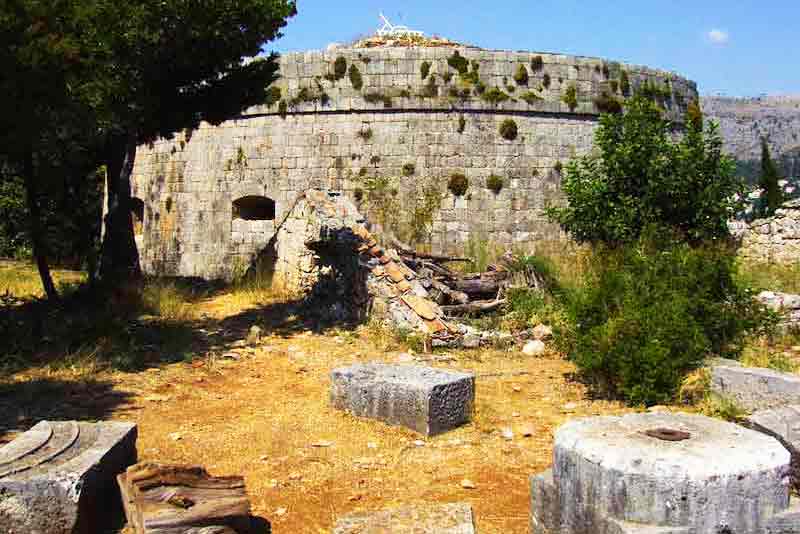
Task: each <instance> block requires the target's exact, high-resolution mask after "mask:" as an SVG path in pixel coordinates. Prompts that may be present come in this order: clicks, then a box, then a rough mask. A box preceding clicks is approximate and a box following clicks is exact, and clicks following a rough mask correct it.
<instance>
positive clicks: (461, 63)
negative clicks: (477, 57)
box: [447, 50, 469, 75]
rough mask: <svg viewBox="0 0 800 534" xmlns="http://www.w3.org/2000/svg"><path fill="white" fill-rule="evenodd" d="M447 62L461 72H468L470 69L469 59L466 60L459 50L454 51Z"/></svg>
mask: <svg viewBox="0 0 800 534" xmlns="http://www.w3.org/2000/svg"><path fill="white" fill-rule="evenodd" d="M447 64H448V65H450V67H451V68H453V69H455V70H457V71H458V73H459V74H462V75H464V74H466V73H467V72H468V71H469V61H467V60H466V58H464V57H463V56H462V55H461V54H459V53H458V50H455V51H453V55H451V56H450V57H449V58H447Z"/></svg>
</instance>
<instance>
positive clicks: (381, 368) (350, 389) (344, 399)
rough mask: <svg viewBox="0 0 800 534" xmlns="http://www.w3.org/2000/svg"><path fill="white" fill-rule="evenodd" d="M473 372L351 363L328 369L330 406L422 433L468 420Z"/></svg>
mask: <svg viewBox="0 0 800 534" xmlns="http://www.w3.org/2000/svg"><path fill="white" fill-rule="evenodd" d="M474 402H475V376H474V375H472V374H468V373H460V372H455V371H443V370H441V369H434V368H432V367H421V366H412V365H387V364H380V363H369V364H357V365H353V366H351V367H342V368H339V369H334V370H333V371H332V372H331V404H332V405H333V407H334V408H337V409H339V410H347V411H348V412H350V413H352V414H354V415H357V416H360V417H369V418H372V419H379V420H381V421H384V422H386V423H389V424H391V425H401V426H405V427H408V428H410V429H412V430H415V431H417V432H419V433H421V434H425V435H426V436H433V435H436V434H440V433H442V432H446V431H448V430H451V429H453V428H456V427H458V426H460V425H462V424H464V423H467V422H469V421H470V420H471V419H472V412H473V406H474Z"/></svg>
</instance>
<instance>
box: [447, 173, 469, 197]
mask: <svg viewBox="0 0 800 534" xmlns="http://www.w3.org/2000/svg"><path fill="white" fill-rule="evenodd" d="M468 188H469V180H468V179H467V177H466V176H465V175H464V174H463V173H460V172H457V173H453V174H452V175H451V176H450V180H449V181H448V182H447V189H449V190H450V192H451V193H453V195H455V196H457V197H463V196H464V194H465V193H466V192H467V189H468Z"/></svg>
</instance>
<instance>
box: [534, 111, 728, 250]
mask: <svg viewBox="0 0 800 534" xmlns="http://www.w3.org/2000/svg"><path fill="white" fill-rule="evenodd" d="M625 107H626V112H625V113H624V114H606V115H602V116H601V118H600V126H599V128H598V130H597V133H596V136H595V145H596V150H595V152H593V153H592V154H590V155H588V156H584V157H581V158H578V159H576V160H573V161H572V162H570V163H569V164H568V165H567V166H566V168H565V169H566V170H565V176H564V179H563V180H562V188H563V191H564V194H565V196H566V200H567V205H566V206H562V207H555V206H550V207H548V208H547V210H546V213H547V215H548V217H549V218H550V219H551V220H553V221H555V222H558V223H559V224H560V225H561V227H562V228H563V229H564V230H566V231H567V232H569V233H570V234H572V236H573V237H574V238H575V239H576V240H578V241H580V242H589V243H605V244H609V245H612V246H615V245H620V244H624V243H628V242H632V241H635V240H636V239H637V238H638V237H639V236H640V235H641V233H642V231H643V230H644V228H646V227H648V226H651V225H656V226H661V227H666V228H669V229H672V230H673V231H675V232H677V233H678V234H680V235H682V236H683V238H684V239H686V240H688V241H691V242H700V241H702V240H705V239H717V238H723V237H726V236H728V235H729V233H728V227H727V221H728V220H729V219H730V217H731V216H732V215H733V214H734V213H735V212H736V211H738V209H740V203H741V200H740V199H741V198H743V195H742V187H741V184H740V183H739V181H738V180H737V179H736V178H735V175H734V165H733V162H732V160H731V159H730V158H728V157H727V156H725V155H724V154H723V153H722V138H721V137H720V135H719V133H718V129H717V126H716V125H715V124H713V123H711V124H704V123H703V120H702V116H698V115H697V113H695V114H693V115H692V116H690V117H689V118H688V120H687V123H686V125H685V131H684V133H683V135H680V136H677V139H676V136H675V135H674V132H673V125H672V124H671V123H670V122H669V121H667V120H666V119H665V118H664V116H663V111H662V109H661V108H660V107H659V106H658V105H657V104H656V103H654V102H652V101H651V100H649V99H648V98H646V97H644V96H635V97H634V98H632V99H630V100H628V101H627V103H626V106H625ZM737 195H738V196H737Z"/></svg>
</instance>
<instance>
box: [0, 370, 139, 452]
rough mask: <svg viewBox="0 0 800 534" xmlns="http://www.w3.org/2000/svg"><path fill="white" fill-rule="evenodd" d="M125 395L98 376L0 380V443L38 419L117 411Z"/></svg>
mask: <svg viewBox="0 0 800 534" xmlns="http://www.w3.org/2000/svg"><path fill="white" fill-rule="evenodd" d="M128 399H129V395H128V394H126V393H124V392H121V391H117V390H115V389H114V384H112V383H111V382H107V381H102V380H83V381H71V380H70V381H65V380H55V379H37V380H28V381H19V382H0V444H3V443H5V442H7V441H10V438H12V437H13V434H16V433H18V432H23V431H25V430H28V429H29V428H30V427H32V426H33V425H35V424H36V423H38V422H39V421H42V420H50V421H71V420H76V421H98V420H102V419H104V418H106V417H107V416H108V415H109V414H110V413H111V412H115V413H116V414H119V413H120V407H121V406H123V405H125V404H126V403H127V402H128ZM123 410H124V408H123Z"/></svg>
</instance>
